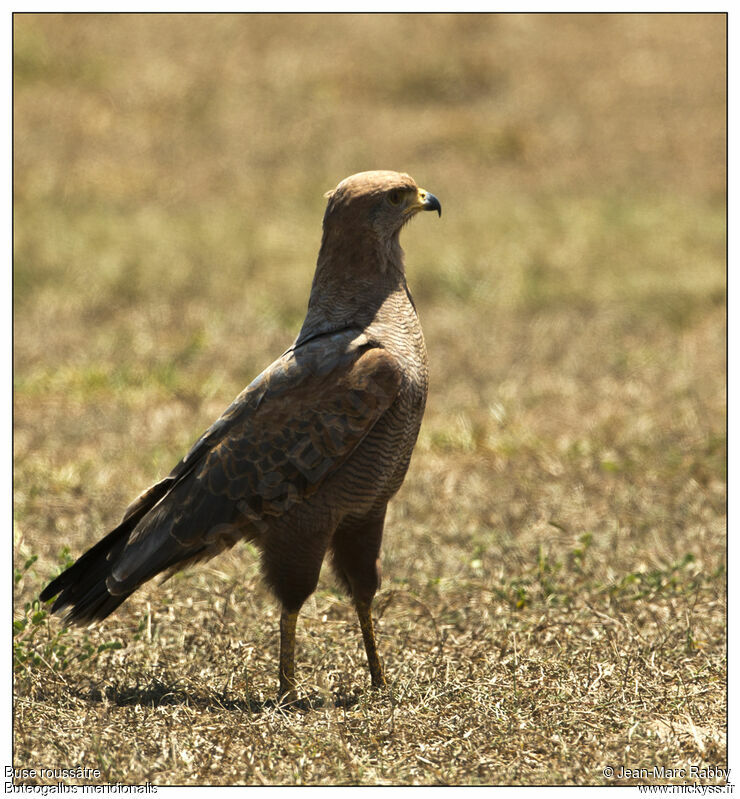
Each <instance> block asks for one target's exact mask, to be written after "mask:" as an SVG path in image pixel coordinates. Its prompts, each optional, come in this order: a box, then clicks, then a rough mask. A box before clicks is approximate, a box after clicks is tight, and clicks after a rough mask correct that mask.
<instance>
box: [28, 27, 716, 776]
mask: <svg viewBox="0 0 740 799" xmlns="http://www.w3.org/2000/svg"><path fill="white" fill-rule="evenodd" d="M724 31H725V19H724V17H723V16H720V15H714V16H711V15H707V16H701V15H699V16H692V17H685V16H678V15H677V16H661V17H653V16H593V17H592V16H586V17H582V16H558V17H549V16H534V17H533V16H503V17H498V16H491V17H489V16H476V17H467V16H424V17H418V16H406V17H396V16H376V17H353V16H344V17H328V18H327V17H312V16H304V17H300V18H293V17H276V16H257V17H254V16H252V17H238V18H231V17H228V16H218V17H206V18H201V19H198V18H194V17H190V16H174V17H158V16H145V17H144V16H119V17H115V18H114V19H105V18H103V17H100V16H95V15H91V16H83V17H80V16H25V15H21V16H16V18H15V42H14V47H15V231H14V232H15V281H14V290H15V297H14V301H15V315H14V331H15V347H14V355H15V396H14V400H15V407H14V411H15V439H14V446H15V452H14V455H15V555H16V564H15V565H16V570H17V583H16V606H15V619H16V627H17V630H16V633H17V634H16V636H15V644H16V653H17V656H18V662H17V664H16V670H15V722H14V735H15V748H14V757H15V765H16V766H17V767H27V768H41V767H70V766H75V765H82V766H87V767H89V768H99V769H100V770H101V772H102V774H101V780H106V781H122V782H133V783H141V782H144V781H147V780H149V781H151V782H154V783H157V784H232V783H249V784H255V783H268V784H276V783H281V784H294V783H307V784H335V783H358V784H387V783H394V784H470V783H473V784H491V783H498V784H502V783H512V784H532V783H547V784H550V783H579V784H603V783H613V782H615V781H616V782H619V781H620V780H618V779H617V780H609V779H607V778H605V777H604V775H603V769H604V767H606V766H612V767H613V768H615V769H617V770H618V769H619V767H620V766H621V765H624V766H627V767H629V768H652V767H661V766H662V767H665V768H688V767H689V766H692V765H693V766H702V765H712V766H725V765H726V744H725V735H724V724H725V712H726V688H725V678H726V636H725V618H726V615H725V614H726V608H725V581H726V576H725V575H726V560H725V533H726V516H725V498H726V474H725V463H726V459H725V458H726V456H725V446H726V444H725V442H726V439H725V324H726V316H725V305H724V303H725V194H724V191H725V169H724V167H725V144H726V142H725V127H724V120H725V39H724ZM368 168H390V169H403V170H406V171H408V172H410V173H411V174H412V175H414V176H415V177H416V178H417V180H418V181H419V182H420V183H421V184H422V185H423V186H425V187H426V188H428V189H430V190H431V191H433V192H434V193H435V194H437V196H439V198H440V199H441V201H442V204H443V207H444V215H443V217H442V219H441V221H439V222H437V220H436V219H435V220H432V219H427V218H425V219H423V220H420V221H417V222H416V223H415V224H414V225H412V226H411V227H410V229H408V230H407V231H405V232H404V245H405V247H406V250H407V252H408V258H407V266H408V273H409V279H410V283H411V286H412V290H413V291H414V293H415V297H416V300H417V305H418V306H419V309H420V312H421V315H422V321H423V324H424V328H425V332H426V336H427V343H428V348H429V352H430V359H431V369H432V386H431V397H430V401H429V405H428V411H427V415H426V418H425V422H424V426H423V428H422V433H421V437H420V441H419V444H418V447H417V451H416V454H415V457H414V460H413V462H412V466H411V470H410V473H409V476H408V479H407V481H406V483H405V485H404V487H403V489H402V490H401V492H400V494H399V495H398V497H397V499H396V500H395V502H394V504H393V505H392V510H391V512H390V516H389V520H388V522H389V523H388V526H387V531H386V541H385V544H384V553H383V567H384V575H385V581H384V585H383V589H382V590H381V592H380V594H379V595H378V599H377V605H376V615H377V616H378V617H379V623H378V630H379V641H380V646H381V652H382V655H383V657H384V660H385V664H386V668H387V672H388V677H389V680H390V683H391V688H390V690H389V691H388V692H387V693H381V694H376V693H374V692H372V691H370V690H369V688H368V677H367V674H366V667H365V664H364V654H363V652H362V646H361V640H360V636H359V631H358V629H357V625H356V623H355V620H354V618H353V613H352V610H351V607H350V606H349V604H348V603H347V602H346V600H345V599H344V598H343V597H341V596H340V595H339V594H338V592H337V591H336V588H335V586H334V584H333V582H332V580H331V577H330V575H326V576H325V577H322V581H321V583H320V586H319V590H318V591H317V593H316V594H315V596H314V597H313V598H312V599H311V600H310V601H309V602H308V603H307V605H306V607H305V609H304V612H303V613H302V615H301V619H300V622H299V642H298V658H299V663H298V667H299V675H298V676H299V679H300V680H301V681H302V683H301V689H302V692H303V693H304V695H306V696H308V697H309V698H310V699H311V702H312V705H313V707H312V708H310V709H309V708H304V709H302V710H298V711H293V712H287V711H285V710H284V709H281V708H278V707H275V706H274V705H273V704H272V702H271V699H272V698H273V696H274V694H275V690H276V677H277V665H276V657H277V618H278V616H277V609H276V607H275V605H274V602H273V600H272V599H271V597H270V595H269V594H268V593H267V591H266V590H265V589H264V587H263V586H262V584H261V582H260V579H259V575H258V571H257V565H256V563H257V559H256V558H255V554H254V552H252V551H251V550H250V549H249V548H248V547H237V548H236V549H235V550H234V551H233V552H232V553H231V554H230V555H228V556H223V557H221V558H220V559H218V560H216V561H212V562H211V563H209V564H208V565H206V566H203V567H199V568H195V569H192V570H190V571H187V572H185V573H182V574H180V575H178V576H177V577H176V578H174V579H172V580H171V581H169V582H168V583H166V584H164V585H162V586H156V585H151V586H148V587H147V588H145V589H142V590H141V591H140V592H139V593H138V594H137V595H135V597H133V598H132V599H131V600H130V601H129V602H128V603H127V604H126V605H125V606H124V607H123V608H122V609H121V610H120V612H118V613H117V614H116V615H115V616H113V617H112V618H110V619H108V620H106V622H105V623H103V624H102V625H100V626H99V627H98V628H96V629H93V630H76V629H75V630H64V629H63V628H62V626H61V625H60V623H59V622H58V621H57V620H56V619H53V620H50V619H48V618H47V617H46V616H45V613H44V612H43V609H39V608H36V607H34V606H32V605H31V604H29V603H31V602H32V601H33V598H34V597H35V596H36V595H37V593H38V591H39V590H40V588H41V587H42V586H43V584H44V583H45V582H46V580H47V579H48V578H49V577H50V576H52V575H53V574H54V573H56V571H57V570H58V568H59V567H60V565H61V561H63V560H64V558H65V557H66V555H65V554H64V553H62V548H63V546H64V545H67V546H68V547H69V550H70V551H71V553H72V554H73V555H74V556H76V555H78V554H79V553H80V552H81V551H82V550H83V549H84V548H86V547H87V546H89V545H90V544H92V543H93V542H94V541H95V540H96V539H97V538H98V537H99V536H100V535H101V534H102V533H103V532H104V531H105V530H106V529H108V528H110V527H111V526H112V525H114V524H115V523H116V521H117V520H118V518H119V517H120V514H121V512H122V511H123V509H124V507H125V505H126V503H127V501H128V500H130V499H131V497H132V496H134V495H135V494H136V493H137V492H138V491H139V490H140V489H141V488H142V487H144V486H146V485H147V484H149V483H150V482H152V481H153V480H154V479H155V478H157V477H159V476H161V475H162V474H164V473H165V472H166V471H167V470H168V469H169V468H170V467H171V466H172V464H173V463H174V462H175V461H176V460H177V459H178V458H179V457H180V455H181V454H182V452H183V450H184V449H185V448H186V447H187V446H188V445H189V444H190V443H191V442H192V440H194V438H195V437H196V436H197V435H198V434H199V433H200V432H201V431H202V430H203V429H204V428H205V426H207V424H208V423H209V422H210V421H211V420H212V419H213V418H214V417H215V416H216V415H217V414H218V413H220V411H221V410H223V408H224V407H225V406H226V405H227V404H228V402H229V401H230V400H231V398H232V397H233V396H234V395H235V394H236V393H237V391H239V390H240V389H241V387H242V386H243V385H244V384H245V383H246V382H248V381H249V380H250V379H251V378H252V377H253V376H254V375H255V374H256V373H257V372H258V371H259V370H260V369H261V368H262V367H263V366H265V365H266V364H267V363H268V362H269V361H270V360H271V359H272V358H273V357H275V356H276V355H277V354H278V353H279V352H281V351H282V348H284V347H285V346H286V345H287V344H288V343H289V342H290V340H291V338H292V337H293V336H294V335H295V333H296V330H297V327H298V325H299V323H300V320H301V317H302V313H303V309H304V307H305V303H306V298H307V293H308V287H309V285H310V280H311V275H312V263H313V259H314V257H315V253H316V250H317V247H318V239H319V223H320V219H321V214H322V207H323V199H322V192H323V191H324V190H326V189H328V188H331V187H332V186H333V185H334V184H335V183H336V182H337V181H338V180H339V179H340V178H342V177H344V176H345V175H347V174H350V173H352V172H355V171H358V170H361V169H368ZM33 556H38V560H37V561H35V562H33V563H30V564H28V561H29V560H31V559H32V557H33ZM27 564H28V568H26V566H27ZM116 647H119V648H116ZM46 781H52V782H55V781H56V780H46ZM637 781H641V782H646V781H653V780H649V779H641V780H637ZM654 781H658V782H659V781H661V780H654ZM664 781H666V780H664ZM667 781H671V780H667ZM673 781H679V782H680V780H673ZM690 781H692V780H690ZM697 781H700V782H701V781H707V780H697ZM709 781H716V780H709ZM632 782H635V781H632Z"/></svg>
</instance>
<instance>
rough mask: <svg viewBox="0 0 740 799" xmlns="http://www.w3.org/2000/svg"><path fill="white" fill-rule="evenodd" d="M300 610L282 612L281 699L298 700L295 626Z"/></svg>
mask: <svg viewBox="0 0 740 799" xmlns="http://www.w3.org/2000/svg"><path fill="white" fill-rule="evenodd" d="M297 621H298V611H294V612H292V613H289V612H288V611H287V610H284V611H283V612H282V613H281V614H280V693H279V697H278V698H280V699H285V700H286V701H288V702H294V701H295V700H296V691H295V626H296V622H297Z"/></svg>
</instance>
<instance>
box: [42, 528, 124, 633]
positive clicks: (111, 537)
mask: <svg viewBox="0 0 740 799" xmlns="http://www.w3.org/2000/svg"><path fill="white" fill-rule="evenodd" d="M135 526H136V522H134V524H131V521H130V520H129V519H126V520H125V521H124V522H122V523H121V524H120V525H118V527H116V528H115V530H112V531H111V532H110V533H108V535H107V536H105V538H103V539H102V540H101V541H98V543H97V544H95V546H94V547H92V549H89V550H88V551H87V552H85V554H84V555H82V557H80V558H79V559H78V560H77V561H76V562H75V563H73V564H72V565H71V566H70V567H69V568H68V569H67V570H66V571H63V572H62V573H61V574H60V575H59V577H57V578H56V579H54V580H52V581H51V582H50V583H49V585H47V586H46V588H44V590H43V591H42V592H41V594H40V596H39V599H41V601H42V602H47V601H48V600H50V599H51V598H52V597H54V596H56V595H57V594H59V596H57V598H56V601H55V602H54V604H53V605H52V608H51V612H52V613H56V612H57V611H59V610H63V609H64V608H67V607H69V608H70V610H69V611H68V612H67V616H66V621H68V622H74V623H76V624H89V623H90V622H92V621H96V620H98V619H104V618H105V617H106V616H108V615H110V614H111V613H113V611H114V610H115V609H116V608H117V607H118V606H119V605H120V604H121V603H122V602H123V601H124V600H126V599H127V598H128V597H129V596H130V595H131V593H133V592H129V593H125V594H117V595H116V594H111V593H110V592H109V591H108V586H107V579H108V577H109V576H110V573H111V570H112V569H113V566H114V564H115V562H116V559H117V556H118V555H119V554H120V553H121V552H122V551H123V548H124V546H125V545H126V541H127V540H128V537H129V533H130V532H131V531H132V530H133V528H134V527H135Z"/></svg>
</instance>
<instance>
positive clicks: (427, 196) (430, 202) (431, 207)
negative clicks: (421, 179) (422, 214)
mask: <svg viewBox="0 0 740 799" xmlns="http://www.w3.org/2000/svg"><path fill="white" fill-rule="evenodd" d="M417 196H418V202H419V210H421V211H436V212H437V213H438V214H439V216H442V206H441V205H440V203H439V200H438V199H437V198H436V197H435V196H434V195H433V194H431V193H430V192H428V191H426V190H425V189H419V192H418V195H417Z"/></svg>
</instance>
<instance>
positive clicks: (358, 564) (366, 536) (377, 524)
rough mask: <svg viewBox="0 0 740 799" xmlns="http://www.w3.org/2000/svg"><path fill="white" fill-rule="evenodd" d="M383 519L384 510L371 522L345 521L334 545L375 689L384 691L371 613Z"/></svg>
mask: <svg viewBox="0 0 740 799" xmlns="http://www.w3.org/2000/svg"><path fill="white" fill-rule="evenodd" d="M384 519H385V508H383V510H382V512H381V513H379V514H378V515H376V516H373V517H372V518H370V519H367V518H366V519H359V520H358V519H346V520H345V521H344V522H343V523H342V524H341V525H340V527H339V528H338V529H337V530H336V532H335V533H334V537H333V539H332V542H331V549H332V555H333V565H334V570H335V571H336V573H337V575H338V576H339V578H340V579H341V580H342V581H343V582H344V583H345V585H346V586H347V587H348V588H349V590H350V591H351V593H352V598H353V600H354V603H355V608H356V610H357V618H358V619H359V621H360V629H361V630H362V640H363V642H364V644H365V652H366V653H367V664H368V666H369V667H370V679H371V680H372V684H373V687H374V688H382V687H384V686H385V684H386V683H385V677H384V676H383V667H382V666H381V664H380V658H379V657H378V648H377V646H376V643H375V631H374V628H373V617H372V614H371V612H370V607H371V605H372V601H373V597H374V596H375V592H376V591H377V590H378V588H379V587H380V564H379V559H378V555H379V553H380V543H381V541H382V538H383V521H384Z"/></svg>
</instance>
